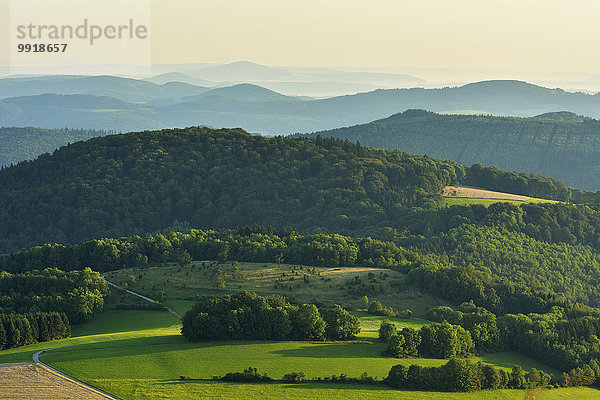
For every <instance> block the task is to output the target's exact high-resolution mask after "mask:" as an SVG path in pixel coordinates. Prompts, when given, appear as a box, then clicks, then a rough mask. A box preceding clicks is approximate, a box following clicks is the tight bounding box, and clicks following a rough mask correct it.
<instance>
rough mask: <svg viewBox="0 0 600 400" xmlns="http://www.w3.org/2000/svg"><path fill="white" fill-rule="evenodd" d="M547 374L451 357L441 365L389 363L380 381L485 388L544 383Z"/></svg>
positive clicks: (428, 386)
mask: <svg viewBox="0 0 600 400" xmlns="http://www.w3.org/2000/svg"><path fill="white" fill-rule="evenodd" d="M550 381H551V376H550V375H548V374H546V373H545V372H543V371H538V370H537V369H535V368H532V369H531V371H529V372H527V373H525V371H523V368H521V367H520V366H518V365H516V366H514V367H513V369H512V371H511V372H510V373H509V372H507V371H505V370H503V369H497V368H494V367H493V366H492V365H488V364H483V363H481V362H478V363H474V362H472V361H469V360H463V359H457V358H452V359H451V360H450V361H448V362H447V363H446V364H445V365H442V366H441V367H421V366H419V365H414V364H413V365H411V366H409V367H407V366H405V365H402V364H399V365H395V366H393V367H392V369H391V370H390V372H389V373H388V376H387V377H386V378H385V380H384V382H385V383H386V384H387V385H389V386H391V387H394V388H397V389H409V390H434V391H449V392H472V391H477V390H486V389H507V388H508V389H530V388H535V387H539V386H547V385H548V384H549V383H550Z"/></svg>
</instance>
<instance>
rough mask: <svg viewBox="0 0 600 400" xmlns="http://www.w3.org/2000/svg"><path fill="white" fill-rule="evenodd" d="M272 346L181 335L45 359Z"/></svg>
mask: <svg viewBox="0 0 600 400" xmlns="http://www.w3.org/2000/svg"><path fill="white" fill-rule="evenodd" d="M257 343H258V344H271V343H277V342H270V341H253V342H248V341H222V342H220V341H215V342H188V341H187V340H186V339H185V337H183V336H181V335H159V336H151V337H142V338H128V339H116V340H108V341H103V342H90V343H84V344H79V345H75V346H68V347H64V348H60V349H56V350H52V351H50V352H48V354H47V356H45V357H46V359H47V360H48V361H50V362H51V361H52V359H53V355H57V356H60V358H64V357H63V356H64V354H71V355H72V357H69V359H70V360H72V361H75V360H79V359H86V360H89V359H103V358H112V357H119V356H135V355H142V354H155V353H165V352H171V351H181V350H197V349H203V348H211V347H219V346H222V347H232V346H248V345H252V344H257Z"/></svg>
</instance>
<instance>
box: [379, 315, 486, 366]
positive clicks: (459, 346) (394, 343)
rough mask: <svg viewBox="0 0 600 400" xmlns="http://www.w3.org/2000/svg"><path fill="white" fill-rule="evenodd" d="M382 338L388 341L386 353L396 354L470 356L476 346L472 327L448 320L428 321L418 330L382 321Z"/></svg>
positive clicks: (437, 356) (440, 356) (399, 355)
mask: <svg viewBox="0 0 600 400" xmlns="http://www.w3.org/2000/svg"><path fill="white" fill-rule="evenodd" d="M379 339H380V340H383V341H387V344H388V345H387V348H386V349H385V351H384V354H385V355H388V356H391V357H397V358H404V357H428V358H451V357H467V356H469V355H471V354H472V353H473V349H474V344H473V340H472V339H471V334H470V333H469V331H467V330H465V329H464V328H463V327H461V326H459V325H451V324H449V323H448V322H444V323H441V324H430V325H425V326H423V327H422V328H421V329H419V330H415V329H412V328H404V329H402V330H401V331H398V332H397V331H396V328H395V327H394V325H393V323H391V322H383V323H382V324H381V327H380V328H379Z"/></svg>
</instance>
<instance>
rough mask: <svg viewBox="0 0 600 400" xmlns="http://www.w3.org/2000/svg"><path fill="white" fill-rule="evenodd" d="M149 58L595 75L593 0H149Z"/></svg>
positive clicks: (598, 8)
mask: <svg viewBox="0 0 600 400" xmlns="http://www.w3.org/2000/svg"><path fill="white" fill-rule="evenodd" d="M152 4H153V10H152V12H153V27H152V28H153V61H154V62H155V63H173V62H229V61H235V60H250V61H254V62H258V63H263V64H269V65H281V66H285V65H305V66H344V67H391V66H395V67H403V66H409V67H436V68H453V67H456V68H508V69H516V70H522V69H527V70H552V71H555V70H557V71H561V70H565V71H566V70H568V71H571V72H600V24H599V23H598V19H599V18H600V1H598V0H560V1H559V0H536V1H532V0H502V1H500V0H368V1H366V0H360V1H359V0H168V1H166V0H153V1H152Z"/></svg>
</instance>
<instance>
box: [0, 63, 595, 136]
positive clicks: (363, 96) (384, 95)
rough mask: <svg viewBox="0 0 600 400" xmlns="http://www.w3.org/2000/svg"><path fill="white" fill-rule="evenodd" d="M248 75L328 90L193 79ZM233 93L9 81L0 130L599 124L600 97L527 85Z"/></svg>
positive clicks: (128, 83)
mask: <svg viewBox="0 0 600 400" xmlns="http://www.w3.org/2000/svg"><path fill="white" fill-rule="evenodd" d="M242 72H244V73H247V76H248V81H251V80H252V79H253V78H254V79H266V78H269V79H273V80H275V79H279V80H278V81H276V82H277V83H278V84H293V85H301V84H304V83H307V84H310V85H315V84H317V85H318V84H320V83H318V82H315V81H314V80H313V81H307V82H300V81H286V79H287V78H288V77H289V76H291V75H293V76H295V77H296V79H298V77H299V76H302V75H301V74H299V73H294V74H292V73H291V72H288V71H286V70H279V69H274V68H270V67H264V66H257V65H254V64H250V65H246V64H240V63H236V64H229V65H227V66H220V67H211V68H203V69H199V70H195V71H192V72H190V73H194V74H197V75H198V76H196V78H197V79H203V80H202V82H212V81H209V80H208V78H212V79H237V78H240V77H241V76H242V75H243V73H242ZM200 74H202V75H200ZM312 74H313V75H314V76H324V77H330V75H331V72H327V71H323V70H316V71H313V72H312ZM337 75H341V76H346V77H347V79H348V80H350V79H353V80H355V82H354V83H352V84H355V85H364V84H365V83H361V82H360V80H362V82H364V81H365V80H375V81H376V80H380V79H388V78H390V75H389V74H388V75H385V74H376V73H360V74H351V73H345V74H340V73H338V74H337ZM356 75H360V76H356ZM186 76H187V74H186ZM189 76H191V75H189ZM201 76H202V77H201ZM169 78H173V79H184V80H185V76H184V77H183V78H182V76H181V73H179V72H177V73H173V74H167V75H163V76H162V77H156V81H157V82H164V81H165V80H168V79H169ZM400 78H402V79H404V78H406V77H400ZM307 79H308V78H307ZM406 79H409V78H406ZM410 79H412V78H410ZM188 81H189V80H188ZM325 83H326V84H327V82H325ZM330 83H331V82H330ZM221 84H223V83H222V82H221ZM412 84H414V81H413V82H412ZM225 86H226V87H229V88H228V89H224V88H223V86H221V87H207V86H197V85H193V84H190V83H185V82H167V83H160V84H157V83H153V82H149V81H144V80H136V79H127V78H120V77H110V76H96V77H79V76H55V77H28V78H7V79H0V98H2V100H0V126H37V127H41V128H64V127H68V128H77V129H79V128H85V129H103V130H116V131H128V130H144V129H159V128H165V127H185V126H195V125H207V126H213V127H241V128H244V129H246V130H248V131H251V132H260V133H262V134H268V135H279V134H283V135H285V134H292V133H297V132H313V131H318V130H326V129H333V128H339V127H341V126H349V125H354V124H359V123H366V122H369V121H373V120H376V119H379V118H385V117H388V116H389V115H392V114H395V113H398V112H402V111H404V110H407V109H412V108H421V109H426V110H430V111H435V112H444V113H485V114H494V115H511V116H534V115H538V114H542V113H547V112H556V111H564V110H566V111H571V112H574V113H577V114H580V115H585V116H589V117H594V118H599V117H600V95H598V94H597V95H589V94H584V93H571V92H566V91H563V90H561V89H548V88H544V87H540V86H536V85H532V84H528V83H525V82H520V81H485V82H479V83H473V84H468V85H465V86H460V87H452V88H443V89H424V88H410V89H406V88H405V89H379V90H373V91H369V92H364V93H358V94H354V95H344V96H337V97H331V98H326V99H314V98H308V97H293V96H286V95H282V94H280V93H278V92H276V91H272V90H269V89H268V88H265V87H262V86H259V85H255V84H248V83H245V84H235V85H226V84H225Z"/></svg>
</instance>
